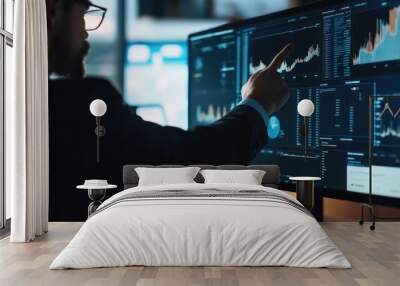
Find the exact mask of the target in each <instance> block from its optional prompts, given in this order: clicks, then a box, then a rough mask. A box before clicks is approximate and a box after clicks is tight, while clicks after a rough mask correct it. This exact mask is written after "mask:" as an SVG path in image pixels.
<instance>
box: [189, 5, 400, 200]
mask: <svg viewBox="0 0 400 286" xmlns="http://www.w3.org/2000/svg"><path fill="white" fill-rule="evenodd" d="M289 42H291V43H293V44H294V45H295V51H294V53H293V54H292V55H291V56H290V57H289V58H288V59H287V60H286V62H284V63H283V64H282V65H281V67H280V68H279V69H278V72H279V73H280V74H281V76H282V77H284V78H285V79H286V80H287V82H288V84H289V87H290V91H291V98H290V100H289V102H288V103H287V104H286V106H285V107H284V108H283V109H282V110H281V111H280V112H279V113H277V114H275V115H273V116H271V117H270V122H269V125H270V126H269V135H268V136H269V142H268V144H267V145H266V146H265V148H264V149H262V151H261V152H260V154H259V155H258V156H257V158H256V159H255V163H263V164H265V163H277V164H279V165H280V166H281V172H282V180H283V182H286V183H290V181H289V177H290V176H294V175H311V176H320V177H321V178H322V180H321V181H320V182H319V184H318V187H320V188H322V189H324V190H325V192H326V194H328V195H333V196H338V197H345V198H350V199H352V198H353V199H358V198H360V199H363V198H364V199H365V198H366V196H365V194H366V193H368V190H369V183H368V182H369V154H370V153H369V146H370V142H371V147H372V150H371V154H372V159H371V162H372V186H373V189H372V190H373V193H374V195H376V199H377V201H378V202H382V203H387V202H390V203H394V204H399V202H400V0H392V1H388V0H387V1H380V0H370V1H324V2H318V3H315V4H311V5H308V6H304V7H300V8H295V9H290V10H286V11H282V12H278V13H274V14H270V15H266V16H262V17H257V18H253V19H249V20H245V21H241V22H237V23H232V24H228V25H224V26H220V27H217V28H215V29H211V30H207V31H203V32H200V33H195V34H192V35H190V36H189V39H188V44H189V127H193V126H196V125H201V124H209V123H211V122H213V121H215V120H217V119H218V118H220V117H222V116H223V115H225V114H226V113H227V112H229V110H230V109H232V108H233V107H234V106H235V105H236V104H238V103H239V102H240V101H241V92H240V91H241V87H242V85H243V84H244V83H245V82H246V81H247V79H248V78H249V76H250V75H251V74H252V73H254V72H255V71H257V70H258V69H260V68H263V67H265V66H266V65H268V63H269V62H270V61H271V59H272V58H273V56H274V55H275V54H276V53H277V52H278V51H279V50H280V49H281V48H282V47H283V46H285V45H286V44H287V43H289ZM305 98H308V99H311V100H312V101H313V102H314V103H315V105H316V110H315V113H314V115H313V116H312V117H311V118H310V120H308V123H307V124H308V133H307V137H308V138H307V139H308V140H307V141H308V143H307V145H308V146H307V148H308V150H309V151H308V154H307V156H305V155H304V149H303V148H304V143H303V142H304V138H303V136H304V132H302V130H303V128H302V124H303V119H302V118H301V117H300V116H299V115H298V114H297V109H296V107H297V103H298V102H299V101H300V100H301V99H305ZM370 103H371V108H369V106H370ZM370 111H371V112H370ZM370 116H371V122H372V125H369V122H370V120H369V118H370ZM370 126H371V128H370ZM369 132H371V134H370V133H369ZM370 138H371V140H369V139H370Z"/></svg>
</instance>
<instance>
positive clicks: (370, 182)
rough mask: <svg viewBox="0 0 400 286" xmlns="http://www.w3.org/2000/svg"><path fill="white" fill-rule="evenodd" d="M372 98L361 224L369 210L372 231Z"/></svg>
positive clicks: (373, 228)
mask: <svg viewBox="0 0 400 286" xmlns="http://www.w3.org/2000/svg"><path fill="white" fill-rule="evenodd" d="M372 100H373V99H372V97H371V96H370V97H369V115H368V121H369V123H368V126H369V135H368V139H369V140H368V141H369V143H368V167H369V176H368V179H369V180H368V184H369V188H368V203H364V204H362V205H361V218H360V221H359V224H360V225H362V224H364V209H365V208H367V209H368V210H369V214H370V216H371V219H372V224H371V225H370V226H369V228H370V230H375V206H374V204H373V202H372V127H373V124H372Z"/></svg>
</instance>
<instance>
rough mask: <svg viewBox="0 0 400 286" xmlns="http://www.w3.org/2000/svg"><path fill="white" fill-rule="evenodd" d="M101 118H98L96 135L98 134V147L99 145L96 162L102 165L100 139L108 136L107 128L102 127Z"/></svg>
mask: <svg viewBox="0 0 400 286" xmlns="http://www.w3.org/2000/svg"><path fill="white" fill-rule="evenodd" d="M100 118H101V117H98V116H96V128H95V130H94V133H95V134H96V137H97V138H96V145H97V154H96V162H97V163H100V137H103V136H104V135H106V128H104V126H101V125H100Z"/></svg>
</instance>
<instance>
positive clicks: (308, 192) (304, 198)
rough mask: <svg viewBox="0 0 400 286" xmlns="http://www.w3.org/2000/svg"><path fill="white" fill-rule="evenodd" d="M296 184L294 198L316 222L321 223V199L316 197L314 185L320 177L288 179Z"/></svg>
mask: <svg viewBox="0 0 400 286" xmlns="http://www.w3.org/2000/svg"><path fill="white" fill-rule="evenodd" d="M289 180H291V181H294V182H296V198H297V200H298V201H299V202H301V203H302V204H303V206H304V207H306V208H307V209H308V210H309V211H310V212H311V213H312V214H313V215H314V216H315V217H316V219H317V220H318V221H322V219H323V217H322V197H320V196H319V195H318V196H316V193H315V189H314V183H315V181H320V180H321V178H320V177H290V178H289ZM316 202H318V203H316Z"/></svg>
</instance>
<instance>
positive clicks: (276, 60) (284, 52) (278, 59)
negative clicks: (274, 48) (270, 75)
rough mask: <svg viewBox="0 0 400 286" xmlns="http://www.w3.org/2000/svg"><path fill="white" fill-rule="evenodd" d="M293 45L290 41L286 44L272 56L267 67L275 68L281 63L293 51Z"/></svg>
mask: <svg viewBox="0 0 400 286" xmlns="http://www.w3.org/2000/svg"><path fill="white" fill-rule="evenodd" d="M293 50H294V45H293V44H292V43H290V44H287V45H286V46H285V47H284V48H283V49H282V50H281V51H280V52H279V53H277V54H276V56H275V57H274V58H273V60H272V61H271V63H270V64H269V66H268V67H270V68H272V69H274V70H277V69H279V68H280V66H281V65H282V63H283V61H284V60H286V59H287V57H288V56H289V55H290V54H291V53H292V52H293Z"/></svg>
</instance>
